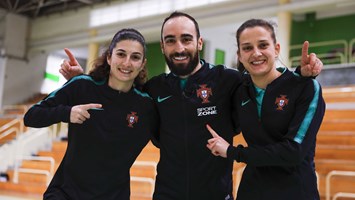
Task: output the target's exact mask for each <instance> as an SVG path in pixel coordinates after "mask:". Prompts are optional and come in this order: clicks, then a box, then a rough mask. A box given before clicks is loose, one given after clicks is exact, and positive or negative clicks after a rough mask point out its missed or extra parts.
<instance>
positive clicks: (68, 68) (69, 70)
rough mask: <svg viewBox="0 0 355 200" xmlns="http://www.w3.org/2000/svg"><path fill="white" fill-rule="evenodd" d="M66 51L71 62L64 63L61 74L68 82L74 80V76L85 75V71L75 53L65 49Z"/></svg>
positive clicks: (61, 66)
mask: <svg viewBox="0 0 355 200" xmlns="http://www.w3.org/2000/svg"><path fill="white" fill-rule="evenodd" d="M64 51H65V53H66V54H67V56H68V58H69V60H64V61H63V63H62V64H61V65H60V69H59V73H61V74H62V75H63V76H64V78H65V79H67V80H69V79H71V78H73V77H74V76H77V75H80V74H83V73H84V70H83V68H82V67H81V66H80V64H79V62H78V61H77V60H76V58H75V57H74V55H73V53H72V52H71V51H70V50H69V49H67V48H65V49H64Z"/></svg>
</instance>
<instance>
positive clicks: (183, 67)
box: [164, 51, 200, 76]
mask: <svg viewBox="0 0 355 200" xmlns="http://www.w3.org/2000/svg"><path fill="white" fill-rule="evenodd" d="M179 56H187V57H189V58H191V60H190V61H189V62H188V63H187V64H175V63H174V61H173V57H179ZM164 57H165V61H166V63H167V64H168V67H169V69H170V71H171V72H172V73H173V74H175V75H177V76H186V75H190V74H191V73H192V72H193V71H194V69H195V68H196V67H197V64H198V62H200V58H199V54H198V51H196V53H195V55H194V56H191V54H189V53H175V54H173V55H171V56H170V57H168V56H166V55H165V56H164Z"/></svg>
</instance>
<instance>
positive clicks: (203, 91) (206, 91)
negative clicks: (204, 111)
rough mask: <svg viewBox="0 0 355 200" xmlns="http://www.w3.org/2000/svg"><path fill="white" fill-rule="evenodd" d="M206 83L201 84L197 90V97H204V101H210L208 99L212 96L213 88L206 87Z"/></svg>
mask: <svg viewBox="0 0 355 200" xmlns="http://www.w3.org/2000/svg"><path fill="white" fill-rule="evenodd" d="M206 86H207V85H206V84H203V85H200V89H198V90H196V93H197V97H200V98H201V99H202V103H209V102H210V101H209V100H208V99H209V98H210V96H212V90H211V88H208V87H206Z"/></svg>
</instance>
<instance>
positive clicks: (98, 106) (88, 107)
mask: <svg viewBox="0 0 355 200" xmlns="http://www.w3.org/2000/svg"><path fill="white" fill-rule="evenodd" d="M101 107H102V105H101V104H97V103H89V104H85V105H83V109H85V110H90V109H99V108H101Z"/></svg>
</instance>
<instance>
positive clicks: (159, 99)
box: [157, 95, 172, 103]
mask: <svg viewBox="0 0 355 200" xmlns="http://www.w3.org/2000/svg"><path fill="white" fill-rule="evenodd" d="M170 97H172V95H170V96H167V97H164V98H160V96H159V97H158V99H157V100H158V103H161V102H163V101H165V100H167V99H169V98H170Z"/></svg>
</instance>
